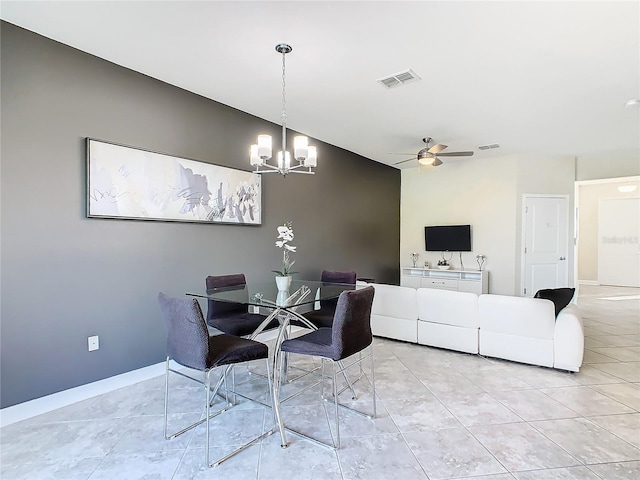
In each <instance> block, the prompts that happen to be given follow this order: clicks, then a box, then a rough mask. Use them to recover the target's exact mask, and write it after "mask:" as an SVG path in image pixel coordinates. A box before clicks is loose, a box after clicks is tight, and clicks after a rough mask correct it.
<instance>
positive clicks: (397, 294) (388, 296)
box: [370, 283, 418, 321]
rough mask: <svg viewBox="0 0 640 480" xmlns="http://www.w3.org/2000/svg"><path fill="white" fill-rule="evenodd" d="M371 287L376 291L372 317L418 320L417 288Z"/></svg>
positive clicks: (381, 285) (374, 284) (375, 284)
mask: <svg viewBox="0 0 640 480" xmlns="http://www.w3.org/2000/svg"><path fill="white" fill-rule="evenodd" d="M370 285H373V288H374V289H375V295H374V296H373V306H372V307H371V314H372V315H380V316H384V317H396V318H404V319H407V320H415V321H417V320H418V306H417V302H416V289H415V288H411V287H399V286H397V285H385V284H380V283H372V284H370Z"/></svg>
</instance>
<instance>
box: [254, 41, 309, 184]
mask: <svg viewBox="0 0 640 480" xmlns="http://www.w3.org/2000/svg"><path fill="white" fill-rule="evenodd" d="M291 50H293V49H292V48H291V45H287V44H286V43H280V44H278V45H276V51H277V52H278V53H281V54H282V150H280V151H279V152H278V155H277V162H278V164H277V165H271V164H269V163H267V162H268V161H269V160H270V159H271V156H272V148H271V146H272V140H271V135H258V143H257V144H255V145H251V157H250V162H251V165H252V166H255V167H256V169H255V172H256V173H274V172H277V173H280V174H281V175H284V176H286V175H287V174H288V173H306V174H309V175H313V174H314V173H315V172H313V171H312V170H311V169H312V168H314V167H315V166H316V165H317V163H318V162H317V152H316V147H314V146H312V145H309V140H308V139H307V137H305V136H302V135H299V136H296V137H294V139H293V155H291V153H290V152H289V151H288V150H287V109H286V96H285V55H286V54H287V53H290V52H291ZM292 157H293V159H294V160H295V161H296V162H297V163H295V164H294V165H292V164H291V162H292Z"/></svg>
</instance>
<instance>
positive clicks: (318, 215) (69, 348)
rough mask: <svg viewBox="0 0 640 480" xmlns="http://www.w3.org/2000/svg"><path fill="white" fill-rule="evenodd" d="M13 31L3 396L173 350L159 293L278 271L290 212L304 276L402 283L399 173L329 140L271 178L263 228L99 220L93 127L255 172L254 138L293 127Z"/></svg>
mask: <svg viewBox="0 0 640 480" xmlns="http://www.w3.org/2000/svg"><path fill="white" fill-rule="evenodd" d="M0 30H1V32H0V33H1V65H0V67H1V70H0V72H1V78H0V80H1V115H2V116H1V121H2V123H1V134H2V146H1V151H0V153H1V162H2V163H1V190H0V191H1V194H2V197H1V222H2V225H1V227H2V245H1V255H2V256H1V262H2V263H1V267H2V270H1V283H0V285H1V292H2V295H1V311H2V317H1V345H0V348H1V350H0V351H1V382H2V383H1V396H2V398H1V406H2V407H3V408H4V407H8V406H11V405H15V404H17V403H21V402H24V401H28V400H31V399H34V398H37V397H41V396H45V395H48V394H51V393H55V392H58V391H62V390H65V389H68V388H72V387H75V386H79V385H83V384H86V383H90V382H93V381H97V380H100V379H104V378H107V377H110V376H113V375H117V374H120V373H123V372H127V371H131V370H134V369H137V368H141V367H145V366H148V365H152V364H156V363H158V362H161V361H163V360H164V357H165V344H164V342H165V332H164V329H163V326H162V322H161V318H160V314H159V308H158V305H157V300H156V296H157V294H158V292H159V291H164V292H167V293H169V294H174V295H183V294H184V293H185V292H187V291H193V290H198V289H202V288H203V286H204V279H205V277H206V276H207V275H210V274H224V273H236V272H244V273H245V274H246V275H247V277H248V278H249V279H251V280H268V279H270V278H272V277H273V274H272V273H271V270H272V269H276V268H278V267H279V263H280V258H281V251H280V250H279V249H278V248H276V247H275V245H274V242H275V239H276V235H277V234H276V226H278V225H280V224H282V223H283V222H285V221H292V222H293V224H294V231H295V234H296V239H295V242H294V244H295V245H297V246H298V252H297V253H296V254H295V260H296V265H295V267H296V268H295V270H297V271H299V274H298V277H299V278H308V279H319V277H320V272H321V271H322V269H336V270H348V269H353V270H355V271H356V272H357V273H358V276H361V277H373V278H375V279H376V280H377V281H379V282H385V283H398V280H399V268H398V258H399V245H400V241H399V230H400V172H399V171H398V170H397V169H394V168H391V167H388V166H385V165H382V164H379V163H377V162H373V161H371V160H369V159H366V158H363V157H361V156H358V155H356V154H354V153H351V152H348V151H345V150H343V149H340V148H338V147H335V146H332V145H328V144H326V143H323V142H321V141H320V140H318V139H311V141H312V143H313V144H316V145H317V146H318V156H319V160H318V164H319V166H318V168H317V170H316V171H317V173H316V175H313V176H306V175H290V176H288V177H286V178H283V177H282V176H280V175H274V174H270V175H266V176H264V177H263V205H262V207H263V224H262V225H261V226H232V225H213V224H194V223H175V222H157V221H133V220H106V219H89V218H86V213H85V209H86V206H85V196H86V192H85V138H86V137H92V138H97V139H101V140H106V141H110V142H114V143H119V144H124V145H130V146H135V147H139V148H142V149H147V150H152V151H156V152H160V153H166V154H169V155H175V156H179V157H185V158H191V159H195V160H201V161H205V162H211V163H216V164H220V165H225V166H230V167H236V168H242V169H247V170H248V169H249V165H248V151H249V145H250V144H251V143H253V142H254V141H255V138H256V136H257V135H258V134H259V133H263V132H268V133H271V134H272V135H274V137H275V138H279V135H280V128H279V126H278V125H276V124H273V123H269V122H267V121H265V120H262V119H260V118H256V117H254V116H251V115H249V114H247V113H243V112H241V111H238V110H235V109H233V108H230V107H228V106H225V105H222V104H220V103H216V102H214V101H211V100H209V99H206V98H203V97H200V96H198V95H195V94H193V93H190V92H187V91H184V90H181V89H178V88H176V87H173V86H171V85H168V84H165V83H162V82H160V81H157V80H155V79H152V78H149V77H147V76H144V75H141V74H139V73H136V72H133V71H131V70H128V69H126V68H122V67H120V66H117V65H114V64H112V63H109V62H107V61H104V60H102V59H99V58H97V57H94V56H91V55H88V54H85V53H83V52H80V51H78V50H75V49H73V48H70V47H68V46H65V45H62V44H60V43H57V42H54V41H51V40H49V39H46V38H44V37H41V36H39V35H37V34H34V33H32V32H29V31H27V30H23V29H21V28H18V27H16V26H14V25H11V24H9V23H6V22H2V24H1V26H0ZM273 94H274V95H279V92H277V91H276V92H273ZM294 108H295V105H290V106H289V110H292V109H294ZM345 128H348V125H345ZM304 133H306V134H308V135H310V136H312V135H313V132H304ZM91 335H99V337H100V349H99V350H97V351H95V352H88V350H87V337H88V336H91Z"/></svg>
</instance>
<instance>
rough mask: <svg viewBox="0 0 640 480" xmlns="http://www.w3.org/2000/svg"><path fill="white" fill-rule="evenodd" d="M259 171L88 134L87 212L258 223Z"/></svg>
mask: <svg viewBox="0 0 640 480" xmlns="http://www.w3.org/2000/svg"><path fill="white" fill-rule="evenodd" d="M261 185H262V181H261V176H260V175H258V174H255V173H253V172H248V171H246V170H238V169H235V168H229V167H221V166H219V165H213V164H210V163H205V162H200V161H196V160H189V159H186V158H180V157H174V156H171V155H165V154H161V153H155V152H150V151H147V150H141V149H138V148H132V147H127V146H124V145H117V144H115V143H109V142H104V141H101V140H96V139H93V138H87V216H88V217H92V218H123V219H136V220H161V221H176V222H203V223H222V224H237V225H260V224H261V223H262V215H261V212H262V186H261Z"/></svg>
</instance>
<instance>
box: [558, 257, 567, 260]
mask: <svg viewBox="0 0 640 480" xmlns="http://www.w3.org/2000/svg"><path fill="white" fill-rule="evenodd" d="M558 260H566V258H565V257H560V258H559V259H558Z"/></svg>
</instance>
